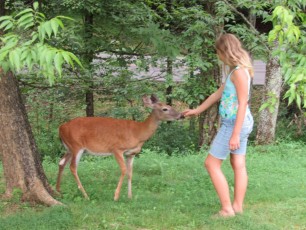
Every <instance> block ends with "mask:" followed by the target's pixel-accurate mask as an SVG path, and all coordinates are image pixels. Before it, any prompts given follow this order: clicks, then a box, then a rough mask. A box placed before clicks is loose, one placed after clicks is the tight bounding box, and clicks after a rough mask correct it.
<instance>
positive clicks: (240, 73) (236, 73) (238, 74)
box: [230, 66, 250, 81]
mask: <svg viewBox="0 0 306 230" xmlns="http://www.w3.org/2000/svg"><path fill="white" fill-rule="evenodd" d="M230 78H231V81H233V80H238V81H239V80H240V79H241V80H245V79H249V78H250V75H249V71H248V69H247V68H244V67H240V66H237V67H236V68H235V69H234V70H233V72H232V74H231V76H230Z"/></svg>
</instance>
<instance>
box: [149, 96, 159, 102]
mask: <svg viewBox="0 0 306 230" xmlns="http://www.w3.org/2000/svg"><path fill="white" fill-rule="evenodd" d="M151 101H152V103H153V104H155V103H158V102H159V100H158V98H157V96H156V95H155V94H152V95H151Z"/></svg>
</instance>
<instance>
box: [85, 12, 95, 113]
mask: <svg viewBox="0 0 306 230" xmlns="http://www.w3.org/2000/svg"><path fill="white" fill-rule="evenodd" d="M84 18H85V19H84V20H85V28H84V30H85V36H84V39H85V44H88V45H87V47H91V45H90V41H91V39H92V37H93V23H94V21H93V19H94V16H93V14H92V13H89V12H86V13H85V17H84ZM87 47H86V48H85V49H87ZM93 57H94V53H93V51H92V50H91V49H88V50H86V54H85V61H86V62H87V64H88V66H89V69H90V70H91V71H92V69H91V68H90V66H91V62H92V60H93ZM89 80H90V81H91V83H90V87H89V88H88V90H87V91H86V95H85V100H86V116H87V117H93V116H94V94H93V89H94V84H93V79H92V75H91V76H90V79H89Z"/></svg>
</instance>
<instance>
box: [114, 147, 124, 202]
mask: <svg viewBox="0 0 306 230" xmlns="http://www.w3.org/2000/svg"><path fill="white" fill-rule="evenodd" d="M114 155H115V158H116V160H117V162H118V164H119V167H120V169H121V176H120V178H119V182H118V185H117V188H116V191H115V195H114V200H115V201H117V200H118V199H119V196H120V190H121V186H122V182H123V179H124V176H125V174H126V166H125V162H124V157H123V153H122V152H116V153H115V154H114Z"/></svg>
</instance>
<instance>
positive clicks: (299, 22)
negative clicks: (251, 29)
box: [268, 1, 306, 108]
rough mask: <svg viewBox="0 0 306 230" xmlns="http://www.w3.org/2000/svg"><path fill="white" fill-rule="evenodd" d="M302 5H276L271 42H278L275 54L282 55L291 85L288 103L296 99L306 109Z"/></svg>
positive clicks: (284, 71) (284, 68)
mask: <svg viewBox="0 0 306 230" xmlns="http://www.w3.org/2000/svg"><path fill="white" fill-rule="evenodd" d="M300 4H301V3H300V2H299V1H297V2H291V3H290V4H289V3H288V4H287V5H286V4H284V5H280V6H277V7H275V9H274V11H273V14H272V17H271V20H272V22H273V25H274V27H273V30H272V31H270V33H269V37H268V41H269V42H270V43H272V42H275V41H277V42H278V44H279V47H278V49H277V50H276V52H275V53H274V55H277V56H278V57H279V60H280V64H281V67H282V72H283V74H284V80H285V83H286V84H287V85H288V86H289V90H287V92H286V93H285V96H284V97H285V98H288V102H289V104H291V103H292V102H294V101H295V102H296V104H297V105H298V107H299V108H301V107H302V106H303V107H305V108H306V71H305V69H306V57H305V54H306V32H305V29H304V28H305V24H306V14H305V13H304V12H303V10H302V7H300ZM304 4H305V3H304Z"/></svg>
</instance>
